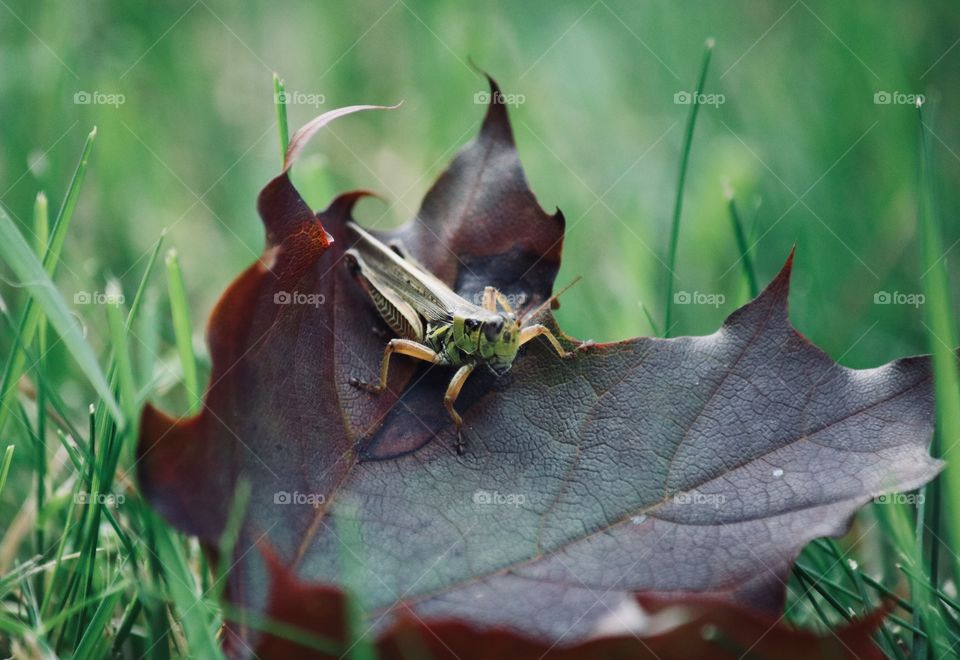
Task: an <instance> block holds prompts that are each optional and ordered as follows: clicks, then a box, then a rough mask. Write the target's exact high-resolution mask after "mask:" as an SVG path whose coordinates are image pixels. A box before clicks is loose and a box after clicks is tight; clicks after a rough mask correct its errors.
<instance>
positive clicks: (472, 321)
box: [463, 319, 480, 331]
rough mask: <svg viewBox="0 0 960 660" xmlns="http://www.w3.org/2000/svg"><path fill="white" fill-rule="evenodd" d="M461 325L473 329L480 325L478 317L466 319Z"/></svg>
mask: <svg viewBox="0 0 960 660" xmlns="http://www.w3.org/2000/svg"><path fill="white" fill-rule="evenodd" d="M463 325H464V327H465V328H466V329H467V330H470V331H473V330H476V329H477V328H479V327H480V321H479V320H478V319H466V320H465V321H464V322H463Z"/></svg>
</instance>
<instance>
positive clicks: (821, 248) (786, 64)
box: [0, 0, 960, 403]
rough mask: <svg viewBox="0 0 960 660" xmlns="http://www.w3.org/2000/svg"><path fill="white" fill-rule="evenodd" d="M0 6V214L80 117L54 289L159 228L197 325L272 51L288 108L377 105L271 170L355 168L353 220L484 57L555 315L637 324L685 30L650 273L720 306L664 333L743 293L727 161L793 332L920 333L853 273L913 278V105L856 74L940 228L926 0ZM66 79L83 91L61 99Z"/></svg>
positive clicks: (464, 113) (256, 125)
mask: <svg viewBox="0 0 960 660" xmlns="http://www.w3.org/2000/svg"><path fill="white" fill-rule="evenodd" d="M8 3H9V4H8ZM0 17H2V20H0V48H2V51H0V52H2V55H3V63H4V64H3V72H2V74H0V108H2V117H3V121H2V122H0V144H2V149H0V190H2V191H4V192H3V194H2V196H0V203H2V204H3V206H4V207H5V208H6V209H8V210H9V211H10V212H11V213H12V214H13V215H15V216H16V217H17V218H20V219H22V221H23V222H24V223H25V225H26V223H27V221H28V220H29V218H30V209H31V206H32V203H33V199H34V195H35V194H36V192H37V190H38V189H44V190H46V191H47V193H48V194H49V195H50V196H51V199H52V206H54V208H55V207H56V205H57V204H58V203H59V198H60V196H61V195H62V191H63V189H64V187H65V185H66V182H67V181H68V180H69V174H70V172H71V171H72V168H73V166H74V164H75V161H76V158H77V154H78V152H79V149H80V146H81V144H82V141H83V138H84V136H85V135H86V133H87V131H88V130H89V129H90V127H91V126H93V125H96V126H97V127H98V130H99V136H98V139H97V144H96V147H95V153H94V156H93V162H92V164H91V169H90V171H89V174H88V180H87V183H86V185H85V186H84V190H83V194H82V199H81V205H80V208H79V210H78V215H77V218H76V220H75V228H74V230H72V231H71V238H70V242H69V243H68V245H67V248H66V251H65V256H64V267H62V268H61V271H60V275H59V277H60V281H59V282H58V284H60V285H61V287H62V289H63V290H64V291H65V292H66V294H67V295H68V297H69V296H70V294H71V292H73V291H78V290H85V291H87V290H91V289H93V290H101V289H102V287H103V283H104V281H105V279H106V278H107V277H108V276H115V277H121V278H122V281H123V283H124V284H125V288H126V289H127V290H129V289H130V288H131V287H133V286H135V284H136V281H137V278H138V277H139V276H140V270H142V267H143V264H144V261H145V255H146V253H147V252H148V251H149V250H150V248H151V247H152V246H153V245H154V243H155V242H156V240H157V238H158V236H159V235H160V232H161V230H162V229H163V228H168V229H169V234H168V241H169V245H173V246H176V247H177V248H178V250H179V251H180V254H181V257H182V264H183V268H184V270H185V274H186V278H187V284H188V288H189V290H190V293H191V296H192V300H191V304H192V308H193V312H194V317H195V320H196V323H195V325H197V327H198V328H199V327H200V326H201V323H200V321H201V320H202V319H204V318H205V317H206V316H207V314H208V313H209V310H210V308H211V306H212V304H213V302H214V301H215V299H216V297H217V296H218V295H219V293H220V292H221V291H222V289H223V288H224V286H225V285H226V284H227V283H228V282H229V281H230V280H231V279H232V278H233V277H234V276H235V275H236V274H237V273H238V272H239V271H240V270H241V269H242V268H244V267H245V266H246V265H247V264H249V263H250V262H251V261H252V260H253V259H254V258H255V257H256V255H257V254H258V253H259V250H260V248H261V245H262V229H261V225H260V222H259V220H258V218H257V216H256V213H255V210H254V200H255V197H256V194H257V192H258V190H259V188H260V187H261V186H262V185H263V184H264V183H265V182H266V181H267V180H268V179H269V178H270V177H271V176H273V175H274V174H275V173H276V172H277V170H278V162H279V154H278V144H277V142H278V140H277V131H276V128H275V127H274V121H275V116H276V115H275V109H274V106H273V93H272V83H271V73H272V72H273V71H276V72H278V73H279V74H280V76H281V77H282V78H284V79H285V81H286V85H287V90H288V92H289V93H290V95H291V100H292V104H291V106H290V108H289V114H290V123H291V130H293V129H294V128H295V127H297V126H299V125H300V124H302V123H303V122H305V121H306V120H308V119H309V118H311V117H312V116H313V115H315V114H317V113H319V112H322V111H324V110H328V109H331V108H334V107H338V106H342V105H348V104H353V103H394V102H397V101H399V100H403V101H404V104H403V106H402V108H401V109H400V110H398V111H395V112H390V113H374V114H365V115H361V116H357V117H352V118H349V119H346V120H343V121H341V122H339V123H337V124H336V125H334V127H333V129H332V130H331V131H329V132H328V133H325V134H323V135H322V136H321V138H320V139H319V140H317V141H316V142H315V143H314V144H313V145H312V146H311V148H310V151H309V158H308V163H310V165H309V166H307V167H304V168H301V170H302V171H301V172H299V173H298V176H300V180H301V183H302V185H303V186H304V188H305V189H306V190H307V191H308V192H309V198H310V199H309V201H311V203H312V204H313V205H314V206H315V207H318V208H319V207H322V206H324V205H325V204H326V202H327V201H328V200H329V195H330V194H331V193H332V192H336V191H340V190H344V189H349V188H353V187H367V188H372V189H374V190H377V191H379V192H380V193H382V194H383V195H384V196H385V197H386V199H387V200H388V203H389V205H388V206H384V205H383V204H381V203H380V202H377V201H370V202H365V203H364V204H363V205H361V207H360V208H359V210H358V213H357V215H358V216H359V218H360V219H361V220H362V221H365V222H367V223H371V224H374V223H376V224H379V225H381V226H387V225H394V224H398V223H400V222H403V221H404V220H406V219H407V218H409V217H410V216H411V215H412V214H413V213H414V211H415V209H416V208H417V206H418V204H419V200H420V199H421V198H422V196H423V194H424V192H425V191H426V189H427V188H428V186H429V185H430V184H431V183H432V181H433V180H434V178H435V177H436V176H437V174H438V173H439V172H440V171H441V170H442V169H443V168H444V167H445V166H446V164H447V163H448V162H449V160H450V158H451V157H452V154H453V153H454V152H455V150H456V149H457V148H458V147H459V146H461V145H462V144H463V143H464V142H465V141H467V140H468V139H469V138H470V137H471V136H472V135H473V134H474V133H475V132H476V131H477V128H478V126H479V121H480V119H481V117H482V113H483V107H482V106H481V105H477V104H476V103H475V99H474V95H475V94H476V93H477V92H479V91H483V90H484V89H485V86H484V83H483V81H482V79H481V78H480V76H479V75H478V74H477V73H476V71H474V70H472V69H471V68H470V67H469V64H468V61H469V60H470V59H472V60H473V61H474V62H475V63H476V64H477V65H478V66H480V67H482V68H483V69H485V70H487V71H489V72H490V73H492V74H493V75H494V76H495V77H497V78H498V80H499V81H500V83H501V85H502V87H503V88H504V91H505V92H506V93H508V94H516V95H517V100H518V101H522V103H518V104H517V105H516V106H515V107H513V108H511V110H512V118H513V122H514V129H515V132H516V138H517V142H518V146H519V149H520V153H521V157H522V159H523V162H524V163H525V166H526V171H527V174H528V177H529V179H530V182H531V186H532V188H533V190H534V192H535V193H536V194H537V195H538V197H539V199H540V200H541V202H542V204H543V205H544V206H545V207H546V208H547V209H548V210H552V209H553V207H555V206H558V207H560V208H561V209H562V210H563V211H564V212H565V214H566V216H567V218H568V227H569V231H568V235H567V239H566V245H565V260H564V266H563V270H562V272H561V275H560V279H561V281H566V280H567V279H569V278H571V277H573V276H574V275H576V274H583V275H584V277H585V281H584V283H583V284H581V285H579V286H578V287H576V288H575V289H574V290H573V291H571V292H570V293H569V294H568V295H567V296H566V299H565V300H564V301H563V308H562V310H561V312H560V314H559V316H560V320H561V323H562V325H563V326H564V327H565V328H566V329H567V330H568V331H569V332H571V333H572V334H574V335H576V336H580V337H583V338H594V339H597V340H611V339H617V338H623V337H628V336H633V335H637V334H651V333H652V331H651V329H650V327H649V325H648V324H647V322H646V320H645V318H644V316H643V314H642V312H641V307H640V304H641V302H642V303H643V304H644V305H646V306H647V307H648V308H649V309H650V310H651V313H652V314H653V316H654V318H655V319H657V321H658V323H659V322H661V321H662V318H663V308H664V292H665V269H664V267H663V264H662V263H661V261H666V260H667V251H668V247H667V246H668V238H669V228H670V218H671V212H672V206H673V198H674V191H675V188H676V182H677V176H678V163H679V159H680V151H681V150H680V147H681V142H682V135H683V128H684V122H685V120H686V117H687V113H688V110H689V106H688V105H683V104H677V103H675V102H674V95H675V94H676V93H677V92H679V91H684V90H690V89H692V88H693V86H694V81H695V78H696V74H697V71H698V68H699V62H700V60H701V57H702V52H703V44H704V41H705V39H706V38H707V37H714V38H715V39H716V42H717V46H716V50H715V53H714V58H713V63H712V66H711V70H710V74H709V77H708V82H707V86H706V91H707V92H708V93H716V94H722V95H723V100H724V102H723V103H722V104H720V105H717V106H711V105H705V106H703V107H702V110H701V113H700V119H699V123H698V126H697V130H696V135H695V138H694V142H693V151H692V154H691V161H690V169H689V176H688V185H687V191H686V197H685V205H684V212H683V220H682V227H681V235H680V249H679V257H678V268H677V271H676V272H677V282H676V289H677V290H678V291H687V292H701V293H719V294H723V295H724V296H725V302H724V304H722V305H720V306H719V307H715V306H711V305H686V306H679V307H677V309H676V310H675V311H676V316H675V319H676V321H677V324H676V326H675V327H674V328H673V331H672V334H704V333H708V332H711V331H713V330H714V329H715V328H716V327H717V326H718V325H719V324H720V323H721V322H722V320H723V318H724V317H725V316H726V315H727V314H729V313H730V312H731V311H732V310H733V309H735V308H736V307H737V306H738V305H739V304H740V303H742V302H743V301H744V299H745V289H744V287H743V281H742V274H741V271H740V270H739V267H738V266H736V265H735V262H736V260H737V256H738V255H737V249H736V245H735V242H734V239H733V235H732V232H731V226H730V221H729V218H728V213H727V207H726V201H725V198H724V195H723V191H724V184H725V182H729V183H730V185H731V186H732V187H733V188H734V190H735V191H736V195H737V200H738V204H739V205H740V208H741V212H742V215H743V216H744V221H745V223H746V224H747V226H748V229H749V231H750V234H751V237H752V239H751V241H750V242H751V244H754V243H755V247H754V256H755V259H756V266H757V271H758V274H759V277H760V280H761V283H763V282H766V281H767V280H769V278H770V277H771V276H772V275H773V274H774V273H775V272H776V271H777V269H778V268H779V266H780V265H781V264H782V262H783V260H784V258H785V257H786V255H787V253H788V251H789V249H790V247H791V245H792V244H794V243H796V244H797V247H798V256H797V266H798V267H797V270H796V274H795V283H794V289H793V297H792V316H793V319H794V322H795V324H796V325H797V326H798V328H799V329H801V331H803V332H804V333H805V334H807V335H808V336H809V337H810V338H811V339H812V340H813V341H814V342H816V343H817V344H818V345H820V346H822V347H823V348H824V349H825V350H827V351H828V352H829V353H830V354H831V355H833V356H834V357H835V358H839V359H840V361H841V362H843V363H844V364H847V365H850V366H857V367H863V366H870V365H876V364H879V363H882V362H884V361H886V360H889V359H891V358H894V357H896V356H899V355H902V354H905V353H917V352H922V351H923V350H925V349H924V346H925V339H924V329H923V326H922V323H921V318H922V313H921V310H918V309H916V308H915V307H912V306H909V305H877V304H874V295H875V293H877V292H878V291H888V292H894V291H899V292H903V293H912V292H917V291H919V290H920V287H921V282H920V278H921V276H922V274H923V273H922V269H921V268H920V267H919V265H918V247H917V241H916V194H915V193H916V183H917V176H918V158H917V146H916V145H917V120H916V111H915V109H914V108H913V107H912V106H911V105H909V104H906V103H896V101H897V100H898V99H901V100H902V97H897V96H893V97H892V98H893V100H894V103H891V104H877V103H875V98H874V97H875V94H876V93H878V92H887V93H889V94H891V95H893V94H894V93H895V92H899V93H900V94H914V93H925V94H926V95H927V96H928V98H929V100H931V101H933V103H932V104H931V106H932V107H933V110H932V112H931V115H934V116H933V123H932V124H931V128H932V130H933V132H934V136H935V137H934V139H933V140H932V143H933V144H934V146H935V148H936V152H935V154H934V155H935V160H936V167H937V175H938V177H939V179H940V181H941V182H942V183H941V185H940V189H941V193H942V194H941V196H940V208H939V211H940V212H941V214H942V217H943V219H944V222H945V234H946V236H945V240H946V245H947V246H950V245H952V244H953V241H954V240H956V239H957V238H960V227H958V224H957V222H956V221H955V218H956V215H957V214H956V209H957V206H958V201H960V199H958V195H957V193H958V191H957V187H956V185H951V183H952V182H953V181H955V179H956V177H955V173H956V170H957V167H958V155H957V152H960V129H958V126H957V124H956V123H955V122H952V121H950V118H951V117H952V116H953V112H952V108H954V107H955V106H956V104H957V102H958V101H960V88H958V87H957V85H956V84H951V82H950V81H956V79H957V74H958V67H960V48H954V47H955V46H956V45H957V38H958V37H960V34H958V31H957V21H956V20H955V19H956V18H957V10H956V7H955V4H954V3H952V2H927V3H910V4H907V3H903V2H894V1H883V2H856V3H835V2H825V1H815V0H810V1H800V2H789V1H786V2H765V3H757V2H745V1H743V2H734V1H728V2H723V3H703V2H692V1H688V2H677V1H675V0H671V1H666V0H665V1H661V2H643V3H635V2H617V1H616V0H599V1H597V2H592V3H591V2H582V3H563V5H560V4H558V3H555V2H547V1H535V2H523V3H517V2H489V3H476V4H460V3H456V4H452V3H444V2H430V1H426V0H418V1H413V0H409V1H397V2H389V1H386V2H364V1H350V2H346V1H344V2H324V3H316V2H287V3H282V4H277V3H265V2H256V3H254V2H250V3H243V4H242V5H241V4H239V3H228V2H217V1H214V0H209V1H207V0H200V1H198V2H195V3H193V4H189V3H186V2H184V3H149V4H143V5H139V4H134V3H110V2H85V3H73V2H44V3H34V2H26V1H23V0H20V1H11V0H5V1H4V2H3V3H2V6H0ZM84 92H86V93H87V94H90V95H91V97H90V98H91V100H93V101H94V102H93V103H90V104H82V103H77V102H75V95H77V94H78V93H81V94H82V93H84ZM97 94H99V96H97ZM106 95H122V97H123V99H122V100H123V103H122V104H119V105H110V103H111V97H109V96H106ZM97 100H99V101H100V103H97V102H96V101H97ZM114 100H115V99H114ZM304 178H306V179H309V180H308V181H303V179H304ZM798 198H799V201H798ZM951 256H952V253H948V255H947V258H950V257H951ZM954 288H955V289H956V287H954ZM5 290H6V291H7V292H8V293H6V294H5V296H4V297H5V298H8V299H9V298H12V299H13V300H12V301H11V300H8V302H18V301H19V299H20V297H19V296H18V295H17V294H15V293H13V292H12V291H10V289H9V287H5ZM78 312H79V313H80V314H81V315H83V316H84V317H85V318H86V317H87V316H91V317H93V318H89V319H86V320H87V321H88V323H90V324H91V325H92V326H94V327H96V326H97V324H99V323H101V321H102V319H100V318H99V317H100V316H102V315H100V314H99V313H98V312H97V309H96V308H95V307H89V306H87V307H81V308H78ZM91 332H92V333H93V334H95V333H94V332H93V330H91ZM84 400H85V399H84ZM79 402H80V400H78V403H79Z"/></svg>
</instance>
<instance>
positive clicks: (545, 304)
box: [520, 275, 583, 325]
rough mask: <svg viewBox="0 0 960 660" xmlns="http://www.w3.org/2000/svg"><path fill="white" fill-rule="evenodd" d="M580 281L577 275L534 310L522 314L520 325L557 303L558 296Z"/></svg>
mask: <svg viewBox="0 0 960 660" xmlns="http://www.w3.org/2000/svg"><path fill="white" fill-rule="evenodd" d="M582 279H583V276H582V275H577V276H576V277H574V278H573V280H572V281H571V282H570V284H568V285H567V286H565V287H563V288H562V289H560V290H559V291H557V292H556V293H555V294H553V295H552V296H550V297H549V298H547V299H546V300H544V301H543V303H542V304H540V305H538V306H537V307H536V308H534V309H532V310H530V311H529V312H527V313H526V314H524V315H523V317H522V318H521V319H520V325H523V324H524V323H525V322H526V321H527V319H532V318H533V317H535V316H536V315H537V314H539V313H540V312H542V311H543V310H545V309H547V308H548V307H550V306H551V305H553V303H555V302H556V301H557V298H559V297H560V296H562V295H563V294H565V293H566V292H567V291H568V290H569V289H570V287H572V286H573V285H574V284H576V283H577V282H579V281H580V280H582Z"/></svg>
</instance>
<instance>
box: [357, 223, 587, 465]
mask: <svg viewBox="0 0 960 660" xmlns="http://www.w3.org/2000/svg"><path fill="white" fill-rule="evenodd" d="M347 228H348V230H349V232H350V234H351V242H352V243H353V245H352V247H351V248H350V249H349V250H347V252H346V257H347V261H348V265H349V266H350V267H351V269H352V270H353V273H354V275H355V276H356V278H357V280H358V281H359V282H360V284H361V286H362V287H363V289H364V290H365V291H366V293H367V295H369V296H370V299H371V300H372V301H373V304H374V307H376V309H377V312H378V313H379V314H380V316H381V317H382V318H383V320H384V321H385V322H386V324H387V325H388V326H390V329H391V330H393V332H394V333H396V334H397V335H398V336H397V337H396V338H394V339H391V340H390V341H389V342H388V343H387V347H386V349H385V350H384V352H383V359H382V361H381V363H380V380H379V382H378V383H375V384H373V383H367V382H364V381H361V380H359V379H357V378H351V379H350V384H351V385H353V386H354V387H358V388H360V389H363V390H366V391H367V392H370V393H372V394H380V393H382V392H383V391H384V389H386V387H387V373H388V372H389V369H390V357H391V356H392V355H394V354H395V353H396V354H400V355H406V356H408V357H412V358H415V359H417V360H422V361H424V362H429V363H431V364H437V365H444V366H450V367H456V368H457V370H456V372H455V373H454V374H453V377H452V378H451V379H450V383H449V385H448V386H447V390H446V393H445V394H444V397H443V405H444V406H445V407H446V409H447V412H448V413H449V414H450V418H451V419H452V420H453V423H454V426H455V427H456V430H457V445H456V448H457V453H458V454H461V455H462V454H463V452H464V444H463V434H462V430H461V429H462V426H463V418H462V417H460V414H459V413H458V412H457V410H456V408H454V403H455V402H456V400H457V397H458V396H459V395H460V390H461V389H463V385H464V383H466V381H467V379H468V378H469V377H470V374H472V373H473V371H474V369H476V368H477V367H478V366H479V365H482V364H484V365H486V366H487V367H488V368H489V369H490V370H491V371H492V372H493V373H494V374H495V375H496V376H502V375H503V374H505V373H506V372H507V371H509V370H510V367H511V366H512V365H513V361H514V359H515V358H516V356H517V351H518V350H519V349H520V347H521V346H523V345H524V344H526V343H527V342H529V341H531V340H532V339H534V338H536V337H541V336H542V337H544V338H545V339H546V340H547V341H548V342H549V343H550V346H552V347H553V349H554V350H555V351H556V352H557V354H558V355H559V356H560V357H562V358H563V357H567V356H568V355H570V352H568V351H566V350H564V348H563V346H561V345H560V342H559V341H557V338H556V337H555V336H554V335H553V333H552V332H550V329H549V328H547V327H546V326H544V325H541V324H539V323H531V324H527V321H529V320H530V319H532V318H534V317H535V316H536V315H537V314H538V313H539V312H540V311H542V310H543V309H544V308H545V307H547V306H548V305H550V304H551V303H552V302H553V301H554V300H556V298H557V296H558V295H560V293H563V291H565V290H566V288H569V286H572V284H573V283H571V284H570V285H568V287H566V288H565V289H564V290H563V291H560V292H559V293H558V294H556V295H554V296H551V297H550V299H548V300H547V301H546V302H545V303H544V304H543V305H541V306H540V307H537V308H536V309H534V310H532V311H531V312H528V313H527V314H525V315H524V316H523V317H522V318H520V319H518V318H517V315H516V313H515V312H514V311H513V308H512V307H511V305H510V303H509V301H508V300H507V298H506V297H505V296H504V295H503V294H502V293H501V292H500V291H498V290H497V289H496V288H494V287H490V286H488V287H486V288H485V289H484V292H483V299H482V303H483V304H482V305H475V304H473V303H472V302H470V301H469V300H466V299H464V298H462V297H460V296H459V295H457V294H456V293H455V292H454V291H453V290H452V289H450V287H448V286H447V285H446V284H444V283H443V282H442V281H441V280H440V279H439V278H438V277H436V276H435V275H433V273H430V272H429V271H427V270H426V269H425V268H423V267H422V266H420V265H419V264H417V263H416V262H414V261H413V260H412V259H410V258H407V257H406V256H405V255H403V253H402V252H401V251H400V248H399V246H393V245H391V246H387V245H385V244H384V243H383V242H381V241H380V240H378V239H377V238H375V237H374V236H372V235H371V234H369V233H368V232H366V231H365V230H364V229H362V228H361V227H359V226H357V225H356V224H354V223H352V222H351V223H348V224H347ZM574 282H576V280H574Z"/></svg>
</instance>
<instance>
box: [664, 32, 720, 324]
mask: <svg viewBox="0 0 960 660" xmlns="http://www.w3.org/2000/svg"><path fill="white" fill-rule="evenodd" d="M713 47H714V41H713V39H707V43H706V48H705V50H704V53H703V64H702V65H701V67H700V77H699V78H698V79H697V87H696V89H695V90H694V94H693V96H692V97H691V102H690V115H689V117H687V128H686V131H685V132H684V134H683V151H682V153H683V155H682V156H681V157H680V176H679V180H678V181H677V196H676V199H675V200H674V203H673V220H672V221H671V223H670V253H669V256H668V261H667V296H666V304H665V305H664V308H665V311H664V316H663V336H664V337H669V336H670V328H671V326H670V321H671V317H672V316H673V279H674V273H675V272H676V266H677V245H678V243H679V241H680V215H681V212H682V211H683V189H684V187H685V186H686V182H687V165H688V164H689V163H690V147H691V145H692V144H693V130H694V128H696V126H697V113H698V112H699V110H700V103H699V99H700V95H701V94H702V93H703V85H704V83H705V82H706V80H707V70H708V69H709V68H710V56H711V55H712V54H713Z"/></svg>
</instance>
